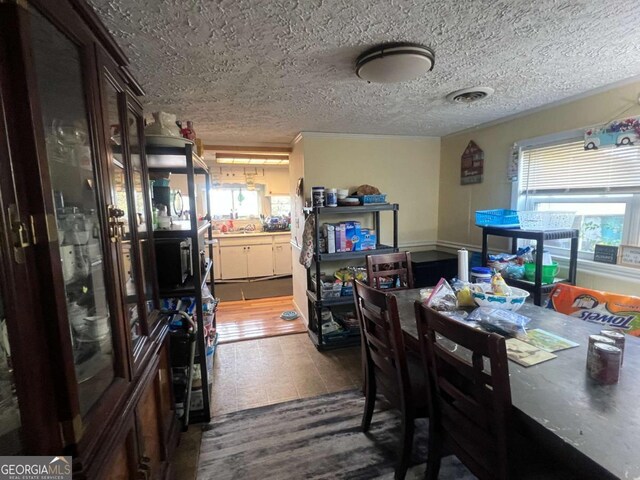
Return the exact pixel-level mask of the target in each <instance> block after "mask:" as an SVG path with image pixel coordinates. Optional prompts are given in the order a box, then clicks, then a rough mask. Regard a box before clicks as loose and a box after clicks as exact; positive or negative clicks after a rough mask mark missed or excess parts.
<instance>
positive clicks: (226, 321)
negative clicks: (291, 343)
mask: <svg viewBox="0 0 640 480" xmlns="http://www.w3.org/2000/svg"><path fill="white" fill-rule="evenodd" d="M285 310H295V308H294V306H293V297H291V296H288V297H271V298H260V299H257V300H240V301H237V302H220V304H219V305H218V313H217V315H216V326H217V330H218V334H219V337H218V339H219V342H220V343H230V342H238V341H241V340H253V339H257V338H266V337H276V336H280V335H289V334H292V333H303V332H306V331H307V329H306V327H305V325H304V323H303V322H302V320H301V319H299V318H298V319H296V320H282V319H281V318H280V314H281V313H282V312H284V311H285Z"/></svg>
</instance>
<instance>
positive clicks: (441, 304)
mask: <svg viewBox="0 0 640 480" xmlns="http://www.w3.org/2000/svg"><path fill="white" fill-rule="evenodd" d="M426 303H427V307H431V308H433V309H434V310H437V311H439V312H452V311H454V310H457V309H458V299H457V298H456V294H455V292H454V291H453V288H451V285H449V282H447V281H446V280H445V279H444V278H441V279H440V281H439V282H438V284H437V285H436V286H435V288H434V289H433V292H431V295H430V296H429V298H428V299H427V302H426Z"/></svg>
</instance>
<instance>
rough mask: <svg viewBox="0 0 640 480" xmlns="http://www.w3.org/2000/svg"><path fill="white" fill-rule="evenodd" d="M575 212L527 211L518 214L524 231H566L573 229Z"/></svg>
mask: <svg viewBox="0 0 640 480" xmlns="http://www.w3.org/2000/svg"><path fill="white" fill-rule="evenodd" d="M575 217H576V213H575V212H548V211H544V212H543V211H537V210H527V211H523V212H518V218H519V219H520V228H521V229H522V230H565V229H569V228H572V227H573V220H574V219H575Z"/></svg>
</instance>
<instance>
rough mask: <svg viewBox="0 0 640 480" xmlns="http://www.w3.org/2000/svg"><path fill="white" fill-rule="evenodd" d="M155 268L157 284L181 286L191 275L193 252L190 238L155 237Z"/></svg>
mask: <svg viewBox="0 0 640 480" xmlns="http://www.w3.org/2000/svg"><path fill="white" fill-rule="evenodd" d="M154 240H155V246H156V269H157V272H158V285H159V286H160V287H166V288H173V287H176V286H182V285H183V284H184V282H185V281H186V280H187V278H188V277H190V276H191V275H193V254H192V250H193V249H192V246H191V239H190V238H156V239H154Z"/></svg>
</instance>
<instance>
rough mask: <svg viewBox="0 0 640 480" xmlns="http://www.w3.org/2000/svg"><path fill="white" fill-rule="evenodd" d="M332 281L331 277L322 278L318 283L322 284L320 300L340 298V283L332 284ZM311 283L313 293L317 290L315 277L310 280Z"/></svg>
mask: <svg viewBox="0 0 640 480" xmlns="http://www.w3.org/2000/svg"><path fill="white" fill-rule="evenodd" d="M333 280H334V279H333V278H332V277H324V278H321V279H320V282H321V283H322V288H321V296H322V298H338V297H340V293H341V292H342V283H341V282H334V281H333ZM311 282H312V284H313V291H314V292H315V291H316V289H317V286H316V278H315V276H313V277H312V278H311Z"/></svg>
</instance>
